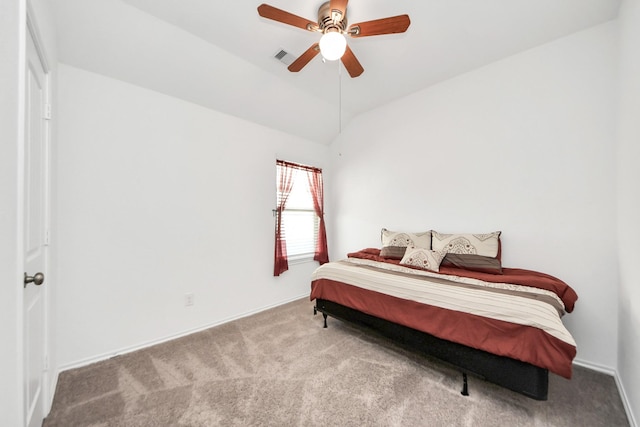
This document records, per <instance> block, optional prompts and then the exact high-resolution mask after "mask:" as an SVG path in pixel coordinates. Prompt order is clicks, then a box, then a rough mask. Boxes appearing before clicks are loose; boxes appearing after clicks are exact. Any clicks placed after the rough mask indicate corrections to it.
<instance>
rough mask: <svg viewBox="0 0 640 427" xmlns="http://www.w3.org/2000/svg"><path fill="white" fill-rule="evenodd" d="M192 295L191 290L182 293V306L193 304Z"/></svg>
mask: <svg viewBox="0 0 640 427" xmlns="http://www.w3.org/2000/svg"><path fill="white" fill-rule="evenodd" d="M193 299H194V295H193V292H189V293H186V294H184V306H185V307H189V306H192V305H193Z"/></svg>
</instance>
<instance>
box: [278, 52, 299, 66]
mask: <svg viewBox="0 0 640 427" xmlns="http://www.w3.org/2000/svg"><path fill="white" fill-rule="evenodd" d="M273 57H274V58H275V59H277V60H278V61H280V62H282V63H284V64H285V65H287V66H289V65H291V64H292V63H293V61H295V58H294V57H293V55H291V54H290V53H289V52H287V51H286V50H284V49H280V50H279V51H278V52H276V54H275V55H273Z"/></svg>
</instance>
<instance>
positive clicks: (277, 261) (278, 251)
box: [273, 161, 293, 276]
mask: <svg viewBox="0 0 640 427" xmlns="http://www.w3.org/2000/svg"><path fill="white" fill-rule="evenodd" d="M277 164H278V165H280V166H281V167H280V174H279V175H280V179H279V181H278V192H279V194H280V200H278V206H277V208H276V248H275V252H274V260H273V275H274V276H279V275H280V274H281V273H284V272H285V271H287V270H288V269H289V262H288V261H287V243H286V242H285V240H284V235H283V233H282V211H283V210H284V206H285V205H286V203H287V198H288V197H289V193H291V188H292V187H293V168H291V167H288V166H286V164H285V163H284V162H280V161H278V163H277Z"/></svg>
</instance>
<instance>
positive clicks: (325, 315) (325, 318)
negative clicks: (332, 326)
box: [322, 313, 327, 328]
mask: <svg viewBox="0 0 640 427" xmlns="http://www.w3.org/2000/svg"><path fill="white" fill-rule="evenodd" d="M322 317H324V326H323V328H326V327H327V314H326V313H322Z"/></svg>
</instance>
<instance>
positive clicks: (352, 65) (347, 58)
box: [342, 45, 364, 78]
mask: <svg viewBox="0 0 640 427" xmlns="http://www.w3.org/2000/svg"><path fill="white" fill-rule="evenodd" d="M342 63H343V64H344V68H346V69H347V71H348V72H349V75H350V76H351V77H352V78H353V77H358V76H359V75H360V74H362V73H363V72H364V68H362V65H361V64H360V61H358V58H356V56H355V55H354V54H353V51H352V50H351V48H350V47H349V45H347V50H345V52H344V55H342Z"/></svg>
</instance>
